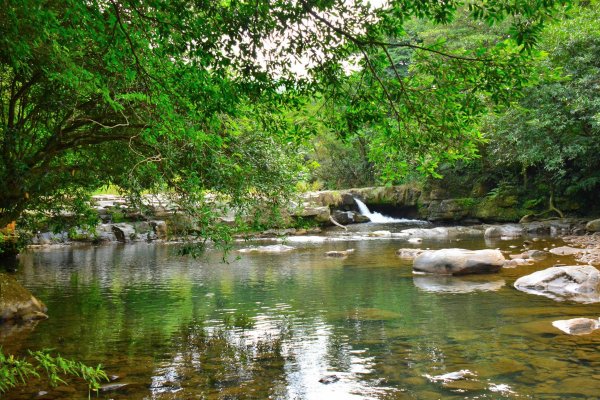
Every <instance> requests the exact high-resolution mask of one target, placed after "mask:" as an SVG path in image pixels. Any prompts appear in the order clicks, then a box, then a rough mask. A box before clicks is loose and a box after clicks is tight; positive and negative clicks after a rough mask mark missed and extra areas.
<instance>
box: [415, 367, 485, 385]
mask: <svg viewBox="0 0 600 400" xmlns="http://www.w3.org/2000/svg"><path fill="white" fill-rule="evenodd" d="M423 376H424V377H425V378H427V379H429V380H430V381H431V382H442V383H447V382H452V381H458V380H461V379H467V378H469V377H474V376H477V375H476V374H475V373H473V372H471V371H469V370H468V369H461V370H460V371H455V372H449V373H447V374H443V375H435V376H432V375H427V374H425V375H423Z"/></svg>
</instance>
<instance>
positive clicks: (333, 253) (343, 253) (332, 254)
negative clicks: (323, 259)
mask: <svg viewBox="0 0 600 400" xmlns="http://www.w3.org/2000/svg"><path fill="white" fill-rule="evenodd" d="M352 253H354V249H348V250H343V251H328V252H327V253H325V255H326V256H327V257H338V258H342V257H348V255H349V254H352Z"/></svg>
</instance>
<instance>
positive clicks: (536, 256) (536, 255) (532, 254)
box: [523, 250, 548, 261]
mask: <svg viewBox="0 0 600 400" xmlns="http://www.w3.org/2000/svg"><path fill="white" fill-rule="evenodd" d="M523 255H524V256H525V255H526V256H527V257H523V258H529V259H532V260H536V261H540V260H545V259H546V258H548V253H546V252H545V251H543V250H527V251H526V252H524V253H523Z"/></svg>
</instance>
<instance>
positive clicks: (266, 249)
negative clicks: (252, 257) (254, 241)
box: [238, 244, 296, 253]
mask: <svg viewBox="0 0 600 400" xmlns="http://www.w3.org/2000/svg"><path fill="white" fill-rule="evenodd" d="M294 249H296V248H295V247H292V246H286V245H284V244H273V245H270V246H256V247H247V248H244V249H239V250H238V252H240V253H285V252H288V251H292V250H294Z"/></svg>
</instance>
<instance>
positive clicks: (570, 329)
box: [552, 318, 600, 335]
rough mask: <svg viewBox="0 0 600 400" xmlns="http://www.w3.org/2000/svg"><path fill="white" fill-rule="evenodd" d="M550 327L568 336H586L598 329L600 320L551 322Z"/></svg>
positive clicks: (579, 319) (585, 319) (574, 319)
mask: <svg viewBox="0 0 600 400" xmlns="http://www.w3.org/2000/svg"><path fill="white" fill-rule="evenodd" d="M552 326H554V327H555V328H558V329H560V330H561V331H563V332H565V333H568V334H569V335H587V334H589V333H592V332H593V331H595V330H596V329H600V320H597V319H591V318H573V319H564V320H558V321H554V322H552Z"/></svg>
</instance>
